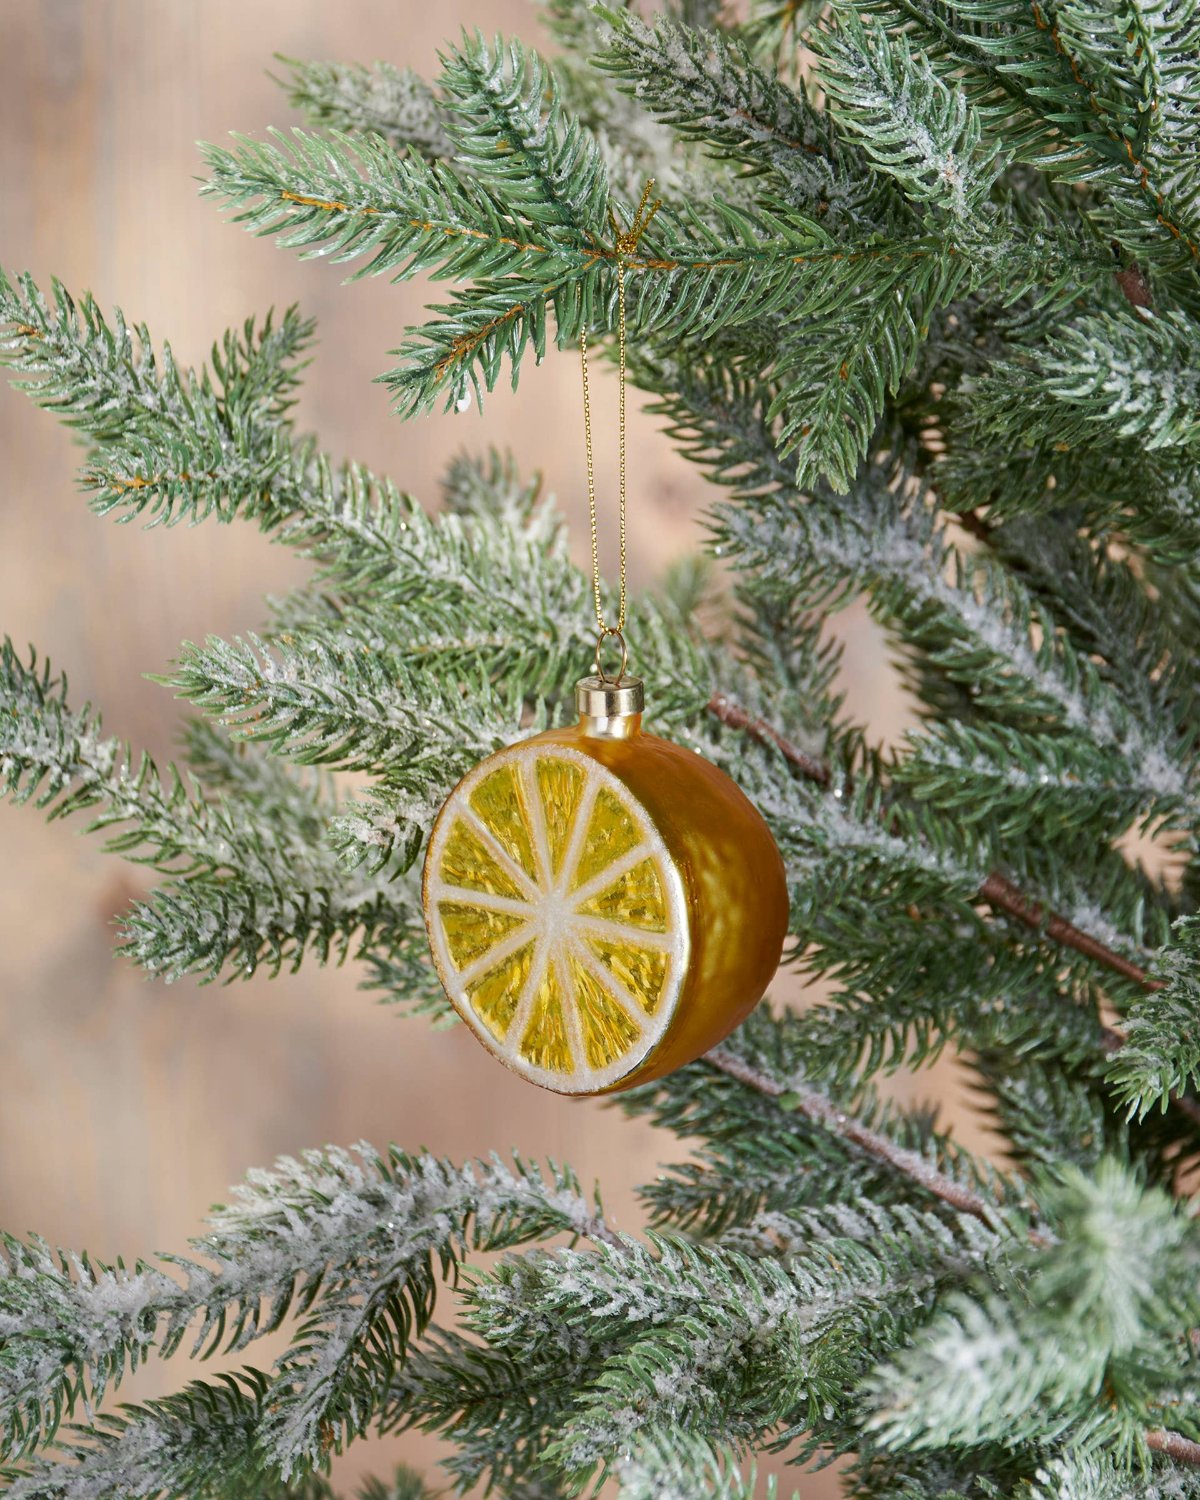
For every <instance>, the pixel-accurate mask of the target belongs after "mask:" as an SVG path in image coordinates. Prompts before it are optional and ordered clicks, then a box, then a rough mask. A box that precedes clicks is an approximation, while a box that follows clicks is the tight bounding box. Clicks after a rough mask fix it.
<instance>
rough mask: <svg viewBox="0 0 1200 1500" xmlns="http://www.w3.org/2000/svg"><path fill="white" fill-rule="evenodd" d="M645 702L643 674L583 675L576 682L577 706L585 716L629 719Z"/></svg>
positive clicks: (587, 717) (639, 710)
mask: <svg viewBox="0 0 1200 1500" xmlns="http://www.w3.org/2000/svg"><path fill="white" fill-rule="evenodd" d="M645 706H646V685H645V683H644V682H643V681H642V679H641V678H640V677H616V678H614V677H582V678H580V680H579V681H578V682H577V683H576V684H575V707H576V708H577V709H578V710H579V712H580V715H581V716H582V717H583V718H585V719H627V718H629V717H630V715H632V714H640V713H641V712H642V710H643V709H644V708H645Z"/></svg>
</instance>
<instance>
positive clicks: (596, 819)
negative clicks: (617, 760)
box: [571, 786, 642, 890]
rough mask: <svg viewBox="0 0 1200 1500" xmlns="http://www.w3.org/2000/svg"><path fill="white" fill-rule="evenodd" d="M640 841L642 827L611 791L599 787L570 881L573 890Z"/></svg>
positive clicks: (635, 846) (633, 847)
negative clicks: (577, 861) (581, 848)
mask: <svg viewBox="0 0 1200 1500" xmlns="http://www.w3.org/2000/svg"><path fill="white" fill-rule="evenodd" d="M641 842H642V832H641V829H640V828H639V827H638V826H637V824H636V823H635V822H634V821H633V818H632V817H631V816H630V813H629V809H628V808H627V807H625V806H623V805H622V803H621V802H620V801H619V800H618V798H617V796H616V794H615V793H614V792H612V791H611V790H610V789H609V788H608V787H606V786H602V787H601V788H600V790H599V791H598V792H597V793H596V801H595V803H594V804H593V806H592V817H591V821H590V822H589V823H588V831H587V836H586V837H585V838H584V841H583V850H582V852H581V854H580V856H579V863H578V865H576V867H575V874H574V876H573V878H572V881H571V887H572V889H573V890H577V889H578V888H579V887H580V886H581V885H586V884H587V882H588V881H589V880H591V879H592V878H593V877H594V876H596V875H599V874H600V872H601V870H606V869H608V867H609V865H611V864H612V862H613V861H614V860H617V859H620V858H621V856H622V855H623V854H628V853H629V851H630V850H631V849H636V848H637V846H638V845H639V844H640V843H641Z"/></svg>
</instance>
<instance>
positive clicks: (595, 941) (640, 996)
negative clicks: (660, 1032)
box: [585, 933, 670, 1016]
mask: <svg viewBox="0 0 1200 1500" xmlns="http://www.w3.org/2000/svg"><path fill="white" fill-rule="evenodd" d="M585 941H586V942H587V945H588V947H589V948H590V949H591V951H592V952H593V953H594V954H595V955H596V957H597V958H598V959H599V960H600V962H601V963H602V964H603V965H604V967H605V968H606V969H607V970H608V972H609V973H610V974H611V975H612V976H613V978H614V979H615V980H616V981H617V982H618V984H620V986H621V988H622V989H623V990H624V992H625V993H626V994H627V995H629V996H630V997H631V998H632V999H633V1000H634V1002H635V1003H636V1004H638V1005H640V1006H641V1008H642V1009H643V1010H644V1011H645V1012H646V1014H647V1015H648V1016H652V1015H653V1014H654V1008H655V1006H656V1005H657V1004H658V1001H659V997H660V996H661V995H662V992H663V989H664V987H665V985H666V981H667V964H668V963H669V962H670V960H669V959H668V957H667V955H666V954H665V953H661V952H655V951H654V950H653V949H652V948H639V947H635V946H634V945H633V944H632V943H614V942H613V941H611V939H609V938H602V937H595V936H593V935H592V934H591V933H588V934H587V937H586V939H585Z"/></svg>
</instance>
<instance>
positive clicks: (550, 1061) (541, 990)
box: [521, 963, 574, 1073]
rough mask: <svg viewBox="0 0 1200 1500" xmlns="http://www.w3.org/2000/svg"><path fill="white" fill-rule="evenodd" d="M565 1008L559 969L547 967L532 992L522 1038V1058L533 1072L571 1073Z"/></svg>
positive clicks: (555, 965) (571, 1066)
mask: <svg viewBox="0 0 1200 1500" xmlns="http://www.w3.org/2000/svg"><path fill="white" fill-rule="evenodd" d="M565 1006H566V996H565V995H564V993H563V988H562V984H561V982H560V981H559V977H558V966H557V964H554V963H550V964H548V965H547V967H546V971H545V973H544V974H543V975H542V979H541V983H540V984H538V986H537V988H536V989H535V990H534V992H533V1006H532V1009H531V1011H530V1016H529V1022H528V1025H527V1026H526V1027H525V1031H524V1034H523V1035H522V1037H521V1056H522V1057H523V1058H525V1060H526V1061H527V1062H530V1063H532V1064H533V1066H534V1067H535V1068H545V1069H546V1071H547V1072H550V1073H570V1072H571V1071H572V1069H573V1062H574V1060H573V1058H572V1056H571V1044H570V1042H569V1041H568V1040H567V1018H566V1013H565Z"/></svg>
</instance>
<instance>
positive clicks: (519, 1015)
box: [423, 184, 788, 1094]
mask: <svg viewBox="0 0 1200 1500" xmlns="http://www.w3.org/2000/svg"><path fill="white" fill-rule="evenodd" d="M651 186H652V184H648V185H647V189H646V192H645V193H644V194H643V196H642V202H641V205H640V206H639V209H638V212H637V214H636V216H635V218H634V221H633V225H632V227H631V229H630V230H629V231H627V232H624V233H622V232H621V231H620V230H619V229H618V227H617V225H616V222H615V220H614V221H613V228H614V233H615V244H614V249H613V256H614V259H615V262H616V268H617V286H618V298H617V305H618V312H619V333H620V340H619V359H620V377H621V378H620V384H619V399H620V453H621V466H620V474H621V479H620V507H619V508H620V534H621V581H620V605H619V610H618V615H617V620H616V623H615V624H614V625H609V624H608V623H607V622H606V620H605V616H604V611H603V607H602V600H601V593H600V568H599V560H598V553H597V540H596V493H595V480H594V473H593V465H592V440H591V405H590V399H589V394H588V368H587V335H586V330H581V333H580V356H581V362H582V367H583V398H584V434H585V439H586V448H587V472H588V506H589V512H590V517H591V531H592V591H593V599H594V602H595V611H596V624H597V627H598V629H599V633H600V638H599V642H598V644H597V650H596V664H595V668H596V673H597V675H595V676H591V677H585V678H584V679H583V681H581V682H580V683H578V684H577V686H576V689H575V701H576V707H577V709H578V711H579V721H578V723H577V724H575V725H573V726H571V727H569V728H563V729H551V730H548V731H546V732H545V733H544V734H538V735H534V736H533V737H531V738H530V739H527V740H524V741H522V742H520V743H518V744H515V745H510V746H508V747H507V748H506V749H503V750H500V751H498V752H497V753H496V754H495V755H492V756H489V757H488V759H486V760H485V761H483V762H482V763H481V764H480V765H478V766H476V767H475V768H474V769H473V770H471V771H469V772H468V773H467V775H466V776H464V777H463V779H462V780H461V781H460V782H459V784H458V785H457V786H456V787H455V788H454V790H453V791H452V792H451V793H450V796H449V797H448V798H447V800H446V802H445V805H444V806H443V807H442V809H441V811H440V812H439V814H438V816H437V819H436V821H435V823H434V825H433V829H432V832H431V833H430V837H429V845H428V848H427V850H426V855H425V869H424V880H423V898H424V909H425V922H426V926H427V928H428V930H429V941H430V947H431V949H432V953H433V960H434V963H435V965H436V967H437V972H438V975H439V977H440V979H441V981H442V985H443V986H444V988H445V990H446V993H447V995H448V996H449V997H450V1000H451V1002H452V1003H453V1005H454V1007H455V1009H456V1010H457V1011H458V1012H459V1014H460V1015H461V1016H462V1017H463V1019H464V1020H465V1021H466V1022H467V1024H468V1025H469V1026H470V1027H471V1029H472V1031H473V1032H474V1033H475V1035H476V1036H477V1037H478V1039H479V1040H480V1041H481V1042H482V1043H483V1045H484V1046H485V1047H487V1049H488V1050H489V1051H490V1052H491V1053H493V1054H494V1055H495V1056H496V1057H497V1058H499V1059H500V1061H501V1062H503V1063H504V1064H505V1065H506V1066H507V1067H509V1068H511V1069H512V1070H513V1071H514V1072H515V1073H518V1074H520V1075H521V1077H522V1078H525V1079H528V1080H529V1082H531V1083H536V1084H539V1085H541V1087H543V1088H547V1089H552V1090H554V1091H555V1092H557V1093H561V1094H602V1093H608V1092H611V1091H614V1090H618V1089H626V1088H632V1087H634V1086H635V1085H636V1084H639V1083H646V1082H649V1081H650V1080H651V1079H654V1078H660V1077H662V1076H663V1075H664V1074H666V1073H670V1072H672V1071H673V1070H674V1069H676V1068H679V1067H682V1066H683V1065H684V1064H685V1063H688V1062H691V1061H693V1060H694V1059H695V1058H697V1057H699V1056H700V1055H701V1054H702V1053H703V1052H706V1051H707V1050H708V1049H709V1048H710V1047H713V1046H715V1045H716V1044H717V1043H718V1042H719V1041H720V1040H721V1039H722V1038H723V1037H724V1036H726V1035H727V1034H728V1033H729V1032H730V1031H731V1030H732V1029H733V1028H734V1027H735V1026H737V1025H738V1024H739V1022H741V1021H743V1020H744V1019H745V1018H746V1016H747V1015H749V1013H750V1011H751V1010H753V1008H754V1006H755V1005H756V1004H757V1003H758V1001H759V1000H760V999H761V998H762V995H763V992H764V990H765V989H766V987H767V984H768V983H769V981H770V979H771V976H772V975H773V974H774V972H775V969H776V967H777V965H778V963H779V956H780V951H781V949H782V947H783V940H784V936H785V934H786V931H787V922H788V896H787V881H786V878H785V874H784V868H783V861H782V860H781V859H780V857H779V851H778V849H777V848H776V846H775V841H774V839H773V838H772V837H771V833H770V830H769V829H768V827H767V825H766V823H765V822H764V821H763V819H762V817H761V816H760V815H759V813H758V812H757V810H756V809H755V807H754V806H753V804H752V803H751V802H750V801H749V799H748V798H747V797H746V796H745V795H744V793H743V792H742V791H741V790H740V789H739V788H738V786H737V785H736V784H735V783H734V782H733V781H731V780H730V778H729V777H728V776H726V775H725V773H724V772H723V771H720V770H718V769H717V767H716V766H714V765H712V764H711V763H710V762H708V761H706V760H705V759H704V758H703V757H702V756H700V755H698V754H696V753H695V752H693V751H691V750H685V749H683V748H682V747H681V746H679V745H675V744H672V743H671V742H670V741H669V740H664V739H660V738H658V736H656V735H653V734H649V733H647V732H645V731H644V730H643V728H642V714H643V710H644V702H645V690H644V687H643V684H642V682H641V680H640V679H638V678H635V677H630V676H628V675H627V674H626V666H627V661H628V653H627V649H626V645H625V637H624V634H623V631H624V626H625V600H626V586H625V584H626V548H625V508H626V506H625V269H626V261H627V260H628V258H629V257H630V256H631V255H632V254H633V252H634V251H635V250H636V248H637V242H638V240H639V239H640V237H641V235H642V233H643V232H644V230H645V228H646V226H647V225H648V224H649V222H650V220H651V219H652V218H653V216H654V212H655V209H656V208H657V205H654V206H652V207H649V208H648V207H647V204H648V201H649V196H650V187H651ZM610 637H611V638H613V640H615V642H616V644H617V645H619V647H620V651H621V665H620V668H619V669H618V671H617V672H616V674H615V676H612V677H609V676H607V675H605V673H604V670H603V667H602V666H601V660H602V656H603V650H604V648H605V646H606V644H607V643H609V638H610Z"/></svg>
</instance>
